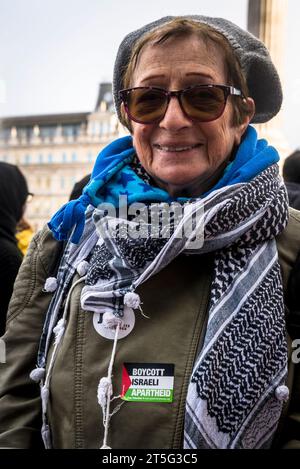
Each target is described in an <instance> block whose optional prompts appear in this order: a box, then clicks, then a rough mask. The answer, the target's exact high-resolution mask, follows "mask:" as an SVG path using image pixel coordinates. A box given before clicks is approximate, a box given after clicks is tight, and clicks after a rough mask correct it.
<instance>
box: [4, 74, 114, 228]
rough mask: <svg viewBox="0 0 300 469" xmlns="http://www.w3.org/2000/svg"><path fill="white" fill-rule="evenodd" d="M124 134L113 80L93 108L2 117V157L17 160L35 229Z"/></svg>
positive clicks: (101, 93)
mask: <svg viewBox="0 0 300 469" xmlns="http://www.w3.org/2000/svg"><path fill="white" fill-rule="evenodd" d="M121 133H122V129H120V125H119V123H118V120H117V118H116V115H115V113H114V109H113V100H112V92H111V83H101V84H100V86H99V93H98V98H97V102H96V106H95V109H94V111H92V112H81V113H69V114H52V115H40V116H24V117H7V118H4V119H1V120H0V161H6V162H8V163H13V164H17V165H18V166H19V167H20V169H21V171H22V172H23V174H24V175H25V177H26V179H27V181H28V187H29V190H30V191H31V192H33V193H34V197H33V199H32V201H31V203H30V204H28V206H27V210H26V218H27V219H28V220H29V222H30V223H31V224H32V226H33V228H34V230H38V229H40V228H41V227H42V226H43V225H44V224H45V223H46V222H47V221H49V219H50V218H51V215H52V214H53V213H54V212H55V211H56V210H57V209H58V208H59V207H60V206H61V205H63V204H64V203H65V202H67V201H68V199H69V195H70V193H71V190H72V188H73V186H74V184H75V182H77V181H79V180H80V179H82V177H84V176H85V175H86V174H88V173H90V172H91V170H92V168H93V164H94V162H95V159H96V157H97V155H98V153H99V151H100V150H101V149H102V148H103V147H104V146H105V145H107V144H108V143H109V142H110V141H111V140H113V139H115V138H117V137H118V136H119V135H120V134H121Z"/></svg>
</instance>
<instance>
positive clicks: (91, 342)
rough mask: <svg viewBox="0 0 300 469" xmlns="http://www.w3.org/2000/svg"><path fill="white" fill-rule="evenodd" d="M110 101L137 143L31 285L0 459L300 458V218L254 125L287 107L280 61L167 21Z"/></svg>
mask: <svg viewBox="0 0 300 469" xmlns="http://www.w3.org/2000/svg"><path fill="white" fill-rule="evenodd" d="M114 96H115V104H116V110H117V113H118V116H119V119H120V121H121V122H122V124H124V125H125V126H126V127H127V128H128V130H129V132H130V134H131V135H130V136H128V137H124V138H122V139H119V140H117V141H115V142H112V143H111V144H110V145H109V146H108V147H106V148H105V149H104V150H103V151H102V152H101V153H100V155H99V156H98V158H97V161H96V163H95V167H94V170H93V173H92V176H91V179H90V182H89V183H88V185H87V186H86V188H85V189H84V193H83V195H82V196H81V197H80V198H79V199H78V200H75V201H71V202H69V203H68V204H67V205H66V206H64V207H62V209H61V210H60V211H59V212H58V213H57V214H55V216H54V217H53V218H52V220H51V222H50V223H49V227H50V230H51V231H52V233H53V234H54V237H55V238H56V240H58V241H56V240H55V239H54V238H53V236H52V233H51V231H49V229H48V228H45V229H44V230H43V231H42V232H41V233H39V234H38V235H37V236H36V238H35V239H34V241H33V242H32V244H31V248H30V251H29V253H28V255H27V257H26V259H25V262H24V264H23V266H22V269H21V271H20V273H19V276H18V280H17V283H16V287H15V292H14V297H13V299H12V301H11V305H10V313H9V320H8V326H7V331H6V334H5V336H4V340H5V342H6V344H7V351H8V352H7V364H6V365H5V366H3V371H2V373H1V382H2V384H1V399H0V410H1V416H2V417H1V424H0V425H1V432H0V444H1V445H2V446H6V447H19V448H27V447H33V446H34V445H36V444H38V443H39V442H40V441H41V438H40V428H42V439H43V442H44V445H45V446H46V448H51V447H52V448H97V447H101V448H110V447H111V448H192V449H195V448H262V447H271V445H273V446H277V447H278V446H279V445H283V444H290V443H288V441H290V440H293V442H294V443H293V444H294V445H297V441H296V440H298V441H299V440H300V430H299V423H298V428H297V414H296V412H297V400H296V399H295V398H294V396H292V395H291V393H290V391H292V388H293V386H295V384H293V382H292V377H293V376H294V373H292V367H293V363H291V365H290V368H289V370H290V372H288V359H287V356H288V345H287V341H288V340H290V339H289V338H288V339H287V335H286V318H285V308H284V288H285V287H286V284H287V280H288V273H289V270H290V268H291V267H292V264H293V260H294V259H295V257H296V253H297V251H298V250H299V248H300V231H299V226H300V224H299V222H300V218H299V215H297V213H295V212H293V213H292V216H291V217H290V222H289V224H288V218H289V215H288V204H287V195H286V191H285V188H284V185H283V182H282V180H281V178H280V177H279V173H278V166H277V163H278V160H279V157H278V153H277V151H276V150H275V149H274V148H273V147H271V146H269V145H268V144H267V142H266V141H265V140H258V138H257V134H256V131H255V129H254V128H253V127H251V126H250V125H249V124H250V122H253V123H255V122H256V123H257V122H266V121H268V120H269V119H271V118H272V117H273V116H274V115H275V114H276V113H277V112H278V111H279V109H280V106H281V101H282V94H281V86H280V81H279V78H278V74H277V72H276V70H275V68H274V66H273V64H272V62H271V59H270V56H269V54H268V52H267V50H266V48H265V47H264V45H263V44H262V43H261V42H260V41H258V40H257V39H256V38H254V37H253V36H251V35H250V34H248V33H247V32H245V31H243V30H241V29H240V28H239V27H237V26H235V25H234V24H232V23H230V22H229V21H227V20H224V19H220V18H209V17H202V16H192V17H179V18H172V17H166V18H162V19H160V20H158V21H156V22H154V23H151V24H149V25H147V26H145V27H143V28H141V29H139V30H137V31H135V32H133V33H131V34H129V35H128V36H127V37H126V38H125V39H124V41H123V42H122V44H121V46H120V48H119V51H118V55H117V59H116V63H115V69H114ZM166 220H167V222H166ZM287 224H288V227H287V228H286V226H287ZM279 235H281V236H280V237H279ZM278 237H279V238H278ZM64 240H66V241H65V242H63V241H64ZM278 251H279V254H280V255H279V257H280V264H279V262H278ZM54 253H56V255H54ZM280 266H281V268H280ZM282 275H283V277H282ZM291 333H293V330H291ZM294 355H295V354H294ZM29 375H30V377H29ZM37 383H39V386H38V384H37ZM298 385H299V384H298ZM290 414H292V415H293V417H289V415H290ZM292 419H294V420H292ZM298 422H299V418H298ZM283 430H284V431H283ZM297 432H298V433H297Z"/></svg>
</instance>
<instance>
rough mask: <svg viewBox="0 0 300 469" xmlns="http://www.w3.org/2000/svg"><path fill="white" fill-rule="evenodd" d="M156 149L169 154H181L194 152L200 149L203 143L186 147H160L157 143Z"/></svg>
mask: <svg viewBox="0 0 300 469" xmlns="http://www.w3.org/2000/svg"><path fill="white" fill-rule="evenodd" d="M153 146H154V148H156V149H157V150H160V151H165V152H167V153H179V152H182V151H188V150H194V148H198V147H200V146H201V143H196V144H195V145H184V146H179V145H178V146H177V145H176V146H175V145H174V146H173V145H159V144H158V143H155V144H154V145H153Z"/></svg>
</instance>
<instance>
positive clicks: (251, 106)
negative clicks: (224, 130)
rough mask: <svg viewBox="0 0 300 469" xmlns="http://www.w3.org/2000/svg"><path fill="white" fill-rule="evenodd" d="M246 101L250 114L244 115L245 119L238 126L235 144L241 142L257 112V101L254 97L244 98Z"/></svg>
mask: <svg viewBox="0 0 300 469" xmlns="http://www.w3.org/2000/svg"><path fill="white" fill-rule="evenodd" d="M244 101H245V102H246V103H247V107H248V114H247V115H246V116H245V117H244V120H243V122H242V123H241V124H239V125H238V126H236V134H235V144H236V145H239V144H240V143H241V138H242V136H243V135H244V133H245V132H246V129H247V127H248V125H249V124H250V122H251V120H252V118H253V116H254V114H255V102H254V100H253V99H252V98H244Z"/></svg>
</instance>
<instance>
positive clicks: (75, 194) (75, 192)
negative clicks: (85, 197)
mask: <svg viewBox="0 0 300 469" xmlns="http://www.w3.org/2000/svg"><path fill="white" fill-rule="evenodd" d="M90 178H91V175H90V174H87V175H86V176H84V177H83V178H82V179H80V181H78V182H76V183H75V184H74V187H73V189H72V192H71V194H70V198H69V200H75V199H78V198H79V197H80V196H81V194H82V191H83V189H84V188H85V186H86V185H87V183H88V182H89V180H90Z"/></svg>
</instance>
